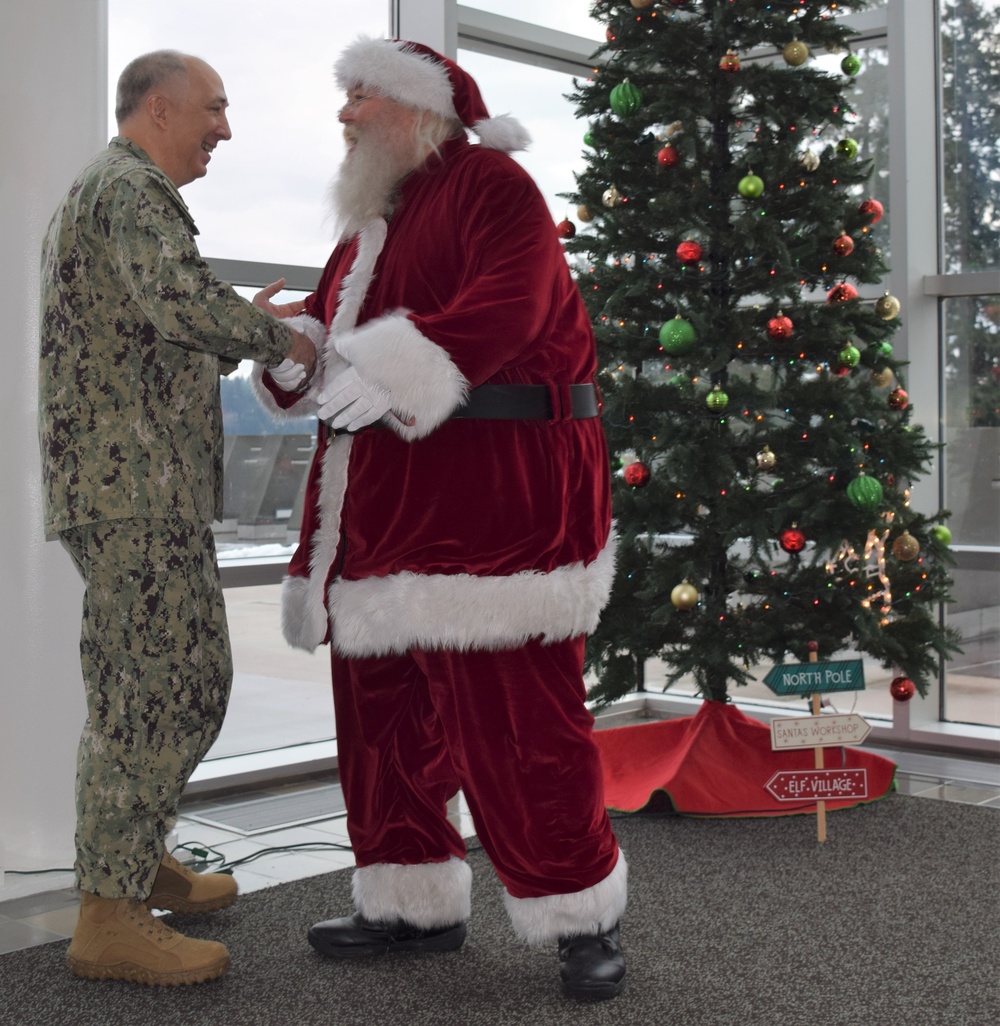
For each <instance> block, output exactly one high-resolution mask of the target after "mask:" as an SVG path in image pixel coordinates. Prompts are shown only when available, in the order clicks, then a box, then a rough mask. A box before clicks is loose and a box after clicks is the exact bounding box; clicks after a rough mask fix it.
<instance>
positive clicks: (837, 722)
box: [771, 713, 872, 751]
mask: <svg viewBox="0 0 1000 1026" xmlns="http://www.w3.org/2000/svg"><path fill="white" fill-rule="evenodd" d="M871 729H872V728H871V724H869V723H868V722H867V721H866V720H864V719H862V718H861V717H860V716H859V715H858V714H857V713H844V714H842V715H841V714H837V715H834V716H783V717H779V718H777V719H774V720H772V721H771V749H772V750H773V751H779V750H780V749H784V748H825V747H828V746H830V745H856V744H860V743H861V742H862V741H864V739H865V738H866V737H867V736H868V734H869V733H870V732H871Z"/></svg>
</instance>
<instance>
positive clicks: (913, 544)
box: [892, 531, 920, 563]
mask: <svg viewBox="0 0 1000 1026" xmlns="http://www.w3.org/2000/svg"><path fill="white" fill-rule="evenodd" d="M892 554H893V555H894V556H895V557H896V559H898V560H900V562H903V563H909V562H910V561H911V560H913V559H916V558H917V556H919V555H920V542H918V541H917V539H916V538H914V537H913V535H912V534H910V532H909V531H904V532H903V533H902V534H901V535H900V536H899V537H898V538H897V539H896V540H895V541H894V542H893V543H892Z"/></svg>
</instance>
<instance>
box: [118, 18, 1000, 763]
mask: <svg viewBox="0 0 1000 1026" xmlns="http://www.w3.org/2000/svg"><path fill="white" fill-rule="evenodd" d="M661 6H662V7H663V12H664V14H665V16H673V15H672V13H671V12H672V11H673V7H671V6H668V5H661ZM935 6H936V7H937V8H938V26H937V27H938V37H937V48H938V53H939V56H940V66H939V71H940V75H941V96H940V109H939V110H938V112H937V117H938V118H939V122H940V131H939V132H938V131H936V129H935V123H936V121H935V112H934V111H933V110H932V109H930V108H931V107H932V106H933V105H932V104H927V105H926V107H925V108H924V109H923V110H922V111H921V112H920V123H919V124H918V123H917V122H916V120H915V118H914V116H913V115H909V120H908V121H907V120H906V119H904V117H903V116H902V115H901V114H899V112H898V111H895V110H894V111H893V121H892V125H891V126H890V121H889V118H890V109H889V108H890V102H889V101H890V94H891V91H892V90H891V83H892V81H893V72H892V70H891V66H892V60H893V59H899V58H900V52H899V51H898V50H897V49H896V46H897V43H898V41H899V40H898V37H894V36H892V35H891V29H890V28H888V27H889V26H891V25H892V23H893V18H896V25H897V27H898V26H899V25H900V24H903V23H904V21H905V20H906V19H909V21H910V22H913V21H914V20H915V19H917V18H918V17H919V18H920V19H927V20H928V24H929V23H930V18H929V14H930V12H931V11H932V10H933V8H934V7H935ZM404 7H405V8H406V9H408V10H410V11H414V10H419V11H421V17H423V16H424V15H426V17H425V18H424V20H423V21H419V19H418V23H420V24H422V25H425V26H426V27H427V31H430V32H437V31H438V29H440V30H441V32H442V33H443V36H444V38H445V39H448V38H449V36H448V33H449V32H451V31H454V32H455V35H453V36H451V37H450V38H451V39H452V41H454V40H455V39H457V47H458V49H457V53H456V56H457V59H458V61H459V63H460V64H462V66H463V67H465V68H466V69H467V70H468V71H469V72H470V73H471V74H472V75H473V76H474V77H475V79H476V80H477V82H478V83H479V85H480V88H481V90H482V93H483V96H484V99H485V101H486V104H487V107H488V108H489V110H490V112H491V113H492V114H502V113H510V114H512V115H513V116H514V117H516V118H518V119H519V120H520V121H521V122H522V123H523V124H524V125H525V126H526V127H527V128H528V130H529V132H530V133H531V135H532V137H533V144H532V146H531V147H530V149H529V150H528V151H526V152H525V153H519V154H515V158H516V159H518V160H519V161H520V162H521V163H522V164H523V166H524V167H525V168H526V169H527V170H528V171H529V172H530V173H531V174H532V176H533V177H534V178H535V179H536V181H537V182H538V184H539V186H540V187H541V189H542V192H543V194H544V195H545V197H546V200H547V201H548V204H549V209H550V211H551V213H552V217H553V220H556V221H558V220H561V219H562V218H563V217H567V216H568V217H570V218H571V219H573V218H574V214H575V211H573V210H571V209H568V204H567V201H566V200H564V199H562V198H561V197H560V195H559V194H560V193H563V192H567V191H571V190H572V189H573V187H574V178H573V174H574V171H575V170H576V169H577V168H578V167H579V166H580V163H581V160H582V156H581V154H582V150H583V148H584V144H583V134H584V131H585V128H586V126H584V125H583V124H581V122H580V121H578V120H577V118H576V116H575V111H574V109H573V107H572V105H571V104H570V103H569V101H567V100H566V98H565V97H566V94H567V93H569V92H570V91H571V89H572V82H571V78H572V76H573V75H578V76H584V75H587V74H589V71H590V68H591V62H590V57H591V55H592V54H593V52H594V51H595V50H596V48H597V46H598V45H599V43H600V42H601V41H603V39H604V26H603V25H602V24H600V23H599V22H596V21H594V20H592V19H591V18H590V17H589V11H590V8H591V3H590V2H589V0H584V2H580V3H573V4H567V3H565V0H473V2H472V3H469V4H468V5H463V4H457V3H454V2H453V0H445V3H444V5H443V6H442V4H441V3H440V2H439V0H394V3H393V4H388V5H387V4H384V3H376V4H371V3H369V2H367V0H295V2H294V3H293V4H290V5H286V7H285V8H284V9H283V10H282V11H281V13H280V14H275V13H274V11H273V10H272V9H271V8H267V7H265V6H264V4H263V3H262V2H260V0H213V2H212V3H209V4H206V3H204V2H203V0H173V2H172V3H171V5H170V9H169V18H164V16H163V8H162V5H161V4H159V3H157V2H155V0H109V11H110V45H109V51H110V74H111V82H112V94H113V84H114V80H115V78H116V77H117V74H118V72H119V71H120V69H121V67H123V66H124V64H125V63H126V62H127V61H128V60H129V59H130V58H131V57H133V56H135V55H136V54H138V53H141V52H144V51H146V50H150V49H155V48H159V47H165V46H169V47H176V48H178V49H182V50H185V51H188V52H192V53H195V54H197V55H199V56H202V57H204V58H205V59H206V60H208V61H209V63H211V64H212V65H213V66H214V67H215V68H216V69H217V70H218V71H219V73H220V75H221V76H222V78H223V81H224V82H225V85H226V89H227V92H228V94H229V98H230V100H231V103H232V108H231V112H230V113H231V116H230V122H231V125H232V128H233V139H232V140H231V141H230V142H228V143H227V144H226V145H225V146H223V147H220V149H219V150H218V152H217V153H216V155H215V158H214V160H213V163H212V167H211V171H210V173H209V175H208V176H207V177H206V178H205V179H202V180H200V181H198V182H196V183H193V184H192V185H191V186H189V187H188V188H187V189H186V190H185V197H186V199H187V201H188V203H189V205H190V207H191V210H192V213H193V214H194V216H195V219H196V221H197V223H198V225H199V228H200V229H201V237H200V239H199V244H200V248H201V251H202V253H203V254H205V255H206V256H207V257H209V258H210V259H212V260H213V261H216V262H217V263H218V264H219V265H220V266H224V270H223V271H222V272H221V273H224V274H226V276H228V277H229V278H230V280H233V281H234V282H237V283H238V284H241V285H245V286H246V288H245V289H244V290H243V291H244V294H245V295H252V293H253V292H254V291H256V289H257V288H258V287H259V286H260V285H261V284H263V283H265V282H267V281H270V280H273V278H275V277H277V276H278V275H279V274H284V273H285V269H286V268H288V269H290V270H291V271H292V273H291V274H289V275H288V276H289V278H290V279H292V280H294V282H295V284H296V287H297V288H299V289H308V288H310V287H311V285H310V284H309V280H310V276H312V280H313V281H314V280H315V276H317V275H318V268H319V267H320V266H321V265H322V264H323V263H324V262H325V260H326V258H327V256H328V255H329V252H330V249H331V246H332V244H333V239H332V224H331V223H330V220H329V218H328V216H327V204H326V192H327V189H328V183H329V182H330V180H331V179H332V177H333V175H334V174H335V172H336V168H337V165H338V164H339V162H340V159H341V156H342V144H341V133H340V126H339V124H338V123H337V120H336V109H337V107H338V106H339V102H340V96H339V93H338V90H337V87H336V84H335V82H334V80H333V75H332V66H333V63H334V61H335V59H336V56H337V54H338V53H339V52H340V50H341V49H342V47H343V46H344V45H345V44H346V43H347V42H349V41H350V40H351V39H353V38H354V37H355V36H356V35H358V34H360V33H367V34H371V35H387V34H389V26H388V17H389V13H390V9H392V10H396V11H397V13H398V9H400V8H404ZM424 8H426V10H424ZM998 10H1000V2H998V0H922V2H921V3H919V4H916V3H914V4H910V3H907V4H906V5H905V7H904V5H903V4H902V3H890V4H889V6H888V8H887V7H886V4H885V2H884V0H878V2H876V3H874V4H872V5H871V7H870V9H869V11H868V12H867V13H865V14H864V15H862V16H861V17H860V19H859V21H858V26H859V27H860V28H861V30H862V34H863V38H862V41H861V42H860V43H859V45H858V46H857V47H855V50H856V52H858V53H859V55H860V56H861V57H862V60H863V61H864V62H865V73H864V74H863V75H861V76H859V77H858V78H857V80H856V82H855V84H854V89H855V90H856V92H855V94H854V95H853V96H852V105H853V106H854V108H855V110H856V111H857V112H858V124H857V131H856V135H857V136H858V137H859V138H860V139H863V140H864V141H863V147H864V150H865V153H866V155H867V156H869V157H872V158H873V159H874V160H875V173H874V176H873V179H872V181H871V182H870V183H869V186H868V188H867V191H868V192H869V193H870V194H871V195H873V196H875V197H876V198H877V199H879V200H880V201H881V202H882V203H883V204H884V206H885V207H886V218H885V222H884V223H883V224H882V225H881V226H880V228H881V234H882V242H883V244H884V246H885V249H886V256H887V259H888V262H889V264H890V266H892V267H893V270H894V273H897V274H899V275H901V279H900V280H909V279H912V277H913V276H914V275H924V276H932V275H933V274H934V271H935V270H936V271H937V272H938V274H937V276H936V277H935V278H934V283H932V282H931V280H930V277H927V278H926V280H925V288H926V291H927V294H928V295H939V296H940V297H941V299H940V311H941V315H940V336H941V344H940V350H939V355H940V361H939V365H938V363H935V358H934V356H933V355H928V354H927V353H926V352H925V351H923V350H922V349H920V347H919V346H917V347H915V348H914V349H913V351H912V352H911V361H914V362H912V363H911V367H910V369H909V372H908V374H909V377H910V379H911V380H912V379H917V378H919V379H922V380H927V379H928V376H933V375H937V374H938V373H940V381H941V388H940V399H941V409H940V415H938V411H936V410H935V409H933V408H932V406H933V403H930V404H927V403H925V405H926V406H927V417H926V421H927V422H934V421H935V420H937V421H939V422H940V424H941V425H942V429H941V430H942V434H941V441H943V442H946V443H947V448H946V449H945V456H944V458H943V459H942V461H941V466H942V471H941V473H940V475H939V492H940V503H941V505H943V506H945V507H946V508H950V509H951V510H952V513H953V519H952V521H951V528H952V531H953V535H954V551H955V554H956V558H957V561H958V563H957V566H956V570H955V581H956V586H955V599H956V601H955V603H954V604H953V605H952V606H950V607H949V608H948V609H947V610H942V615H943V616H947V617H949V619H950V620H951V622H952V623H954V624H955V625H956V626H958V627H959V628H960V630H961V631H962V633H963V636H964V638H965V642H966V644H965V647H966V653H965V655H964V656H962V657H960V658H959V659H956V660H954V661H953V662H952V663H951V664H949V665H948V666H946V667H943V668H942V680H943V681H945V682H946V687H945V688H944V690H943V692H942V695H943V697H942V700H941V702H940V714H941V717H942V718H947V719H951V720H955V721H959V722H962V723H972V724H993V725H998V724H1000V653H998V646H1000V640H998V635H1000V612H998V610H1000V596H998V594H997V590H998V584H997V582H998V580H1000V574H998V570H1000V510H998V502H1000V492H998V490H997V487H996V480H997V478H998V474H1000V472H998V470H997V452H998V432H1000V422H998V420H997V416H998V414H997V409H998V391H1000V355H998V354H1000V314H998V310H1000V296H998V295H997V294H996V292H997V286H996V284H995V281H996V271H997V259H998V244H1000V212H998V203H997V196H998V186H1000V170H998V159H997V154H998V146H1000V144H998V142H997V140H998V139H1000V124H998V111H1000V97H998V95H997V74H998V67H1000V56H998V55H1000V45H998V43H997V40H998V38H1000V33H998V31H997V29H998V24H997V13H998ZM439 17H442V18H443V25H441V26H437V25H436V22H435V19H436V18H439ZM408 23H409V24H412V23H413V22H412V21H410V22H408ZM906 35H907V38H909V37H910V36H911V35H912V33H906ZM438 45H440V44H438ZM449 45H452V44H449ZM890 50H892V53H891V54H890ZM772 57H773V54H772V55H768V54H760V55H757V59H772ZM817 61H818V62H820V63H821V64H822V63H823V62H830V63H831V65H833V64H836V63H837V62H838V61H839V57H837V56H836V55H826V56H824V55H817ZM919 62H920V65H919V66H920V67H921V68H923V69H924V70H925V72H926V74H927V75H932V74H933V73H934V69H935V53H934V46H933V44H932V45H931V46H929V47H928V48H927V49H925V50H924V51H923V52H922V53H921V54H920V56H919ZM898 72H899V67H898V64H897V67H896V73H897V74H898ZM901 126H902V127H901ZM890 127H891V128H892V133H890ZM900 131H902V132H903V135H904V137H905V136H906V134H907V133H909V134H910V135H911V136H915V135H916V134H917V133H923V134H924V135H926V137H927V138H928V139H930V140H932V142H931V143H930V145H931V146H932V147H939V148H940V157H941V167H940V171H941V173H940V176H939V179H940V191H941V199H940V217H941V232H940V238H941V260H940V266H938V267H936V268H935V267H931V266H926V267H925V266H920V267H919V269H914V267H913V266H908V265H907V261H908V260H910V259H911V254H910V252H909V251H908V250H907V249H906V247H905V246H901V247H900V252H899V253H896V252H895V251H892V252H890V251H889V237H890V230H891V233H892V239H893V241H894V243H898V242H899V240H900V239H903V240H905V239H906V237H907V232H909V233H910V237H912V234H913V232H914V231H917V230H919V232H921V233H923V234H925V235H927V237H930V235H933V228H931V229H930V230H928V229H927V227H926V223H922V224H921V225H920V226H919V229H917V228H915V227H914V226H912V225H905V226H903V230H901V231H897V228H898V226H897V224H896V219H897V218H898V217H900V216H901V215H900V214H899V213H898V211H900V210H903V209H904V208H905V205H904V204H901V203H899V201H898V196H899V192H898V191H897V192H896V193H895V195H896V197H897V201H896V203H895V204H894V203H893V196H892V195H891V192H890V186H891V185H892V188H893V189H896V190H898V189H900V188H901V183H902V182H903V181H904V180H905V179H907V178H908V177H910V176H913V175H919V176H933V175H934V174H935V161H934V159H933V155H932V156H931V158H930V159H928V160H926V161H921V162H920V166H918V167H914V166H907V167H906V168H905V169H904V168H903V167H901V166H899V164H898V162H899V160H900V157H899V152H900V151H899V150H898V149H897V150H896V151H893V150H892V148H891V147H890V135H892V136H893V137H895V138H898V137H899V133H900ZM894 160H895V161H897V164H893V165H892V166H893V170H894V172H895V175H894V180H895V184H893V183H890V174H889V171H890V165H891V164H892V162H893V161H894ZM927 206H929V204H927ZM911 214H912V212H911ZM927 214H928V212H927V211H921V212H920V215H921V216H927ZM578 227H580V226H578ZM985 272H990V274H987V273H985ZM991 275H992V277H991ZM970 276H971V278H970ZM972 279H975V281H974V282H973V284H972V285H971V286H970V285H969V281H970V280H972ZM942 283H944V284H942ZM299 294H302V293H299ZM930 330H931V331H933V330H934V329H933V326H932V327H931V328H930ZM247 373H248V368H247V367H243V368H241V370H240V371H239V372H238V373H237V375H235V376H234V377H232V378H231V379H229V380H228V381H227V382H226V383H225V384H224V386H223V388H224V404H225V412H226V422H227V438H226V460H227V482H226V488H227V491H226V495H227V515H226V518H225V520H224V522H223V523H221V524H219V525H217V536H218V541H219V548H220V554H221V557H222V559H223V565H224V573H225V574H226V580H227V602H228V605H229V612H230V620H231V626H232V632H233V641H234V657H235V661H236V667H237V687H236V689H235V690H234V700H233V705H232V709H231V712H230V717H229V721H228V722H227V726H226V729H225V730H224V732H223V736H222V737H221V738H220V742H219V744H218V745H217V747H216V749H215V750H213V753H212V756H213V758H218V757H219V756H227V755H235V754H243V753H245V752H249V751H254V750H260V749H267V748H274V747H280V746H282V745H301V744H305V743H308V742H314V741H321V740H323V739H324V738H326V737H328V736H329V733H330V727H331V724H332V705H331V701H330V694H329V684H328V681H329V668H328V663H327V659H326V655H325V652H324V653H322V654H318V655H316V656H307V655H304V654H299V653H294V652H291V651H290V650H288V649H287V646H285V643H284V641H283V640H282V639H281V638H280V633H279V628H278V621H279V612H278V584H277V583H276V582H277V581H278V579H279V578H280V576H281V572H282V569H283V565H284V563H285V561H286V560H287V557H288V554H289V553H290V551H291V548H292V546H293V545H294V543H295V538H296V533H297V523H298V520H297V518H298V516H299V515H300V513H301V507H300V500H301V482H302V476H301V475H302V471H303V470H304V467H305V466H306V464H307V462H308V460H309V459H310V457H311V453H312V448H313V445H314V441H313V437H312V435H313V426H312V425H311V424H310V423H308V422H303V423H301V424H296V423H286V424H282V425H277V424H275V423H274V422H271V421H270V420H269V419H268V418H266V417H265V416H263V415H262V412H261V411H260V410H259V408H257V407H256V406H255V404H254V401H253V400H252V399H251V398H250V397H249V394H248V382H247V379H246V375H247ZM236 585H239V586H238V587H237V586H236ZM885 672H886V671H883V670H881V668H878V667H870V668H869V675H868V676H869V691H868V693H866V694H863V695H862V696H859V702H858V708H859V710H861V711H863V712H865V713H866V714H867V715H869V716H873V717H883V718H884V719H885V720H886V721H888V720H889V719H891V718H892V717H893V714H894V713H895V714H896V718H897V721H898V714H899V712H900V710H899V709H895V708H893V707H892V703H891V702H890V701H889V700H888V699H887V698H886V694H885V688H884V687H881V686H880V684H881V679H880V678H881V676H882V675H884V673H885ZM656 677H657V667H655V666H654V667H650V668H649V672H648V676H647V679H648V680H649V681H650V686H651V687H655V683H654V682H655V680H656ZM680 690H681V691H683V689H680ZM751 692H754V689H752V688H751V689H748V692H747V693H746V695H745V697H746V698H760V699H765V698H767V697H768V696H769V692H766V689H764V688H763V686H761V688H760V689H759V694H758V693H756V692H754V693H751ZM674 693H677V689H672V690H671V692H670V694H674ZM737 697H738V698H741V699H742V698H743V697H744V695H738V696H737Z"/></svg>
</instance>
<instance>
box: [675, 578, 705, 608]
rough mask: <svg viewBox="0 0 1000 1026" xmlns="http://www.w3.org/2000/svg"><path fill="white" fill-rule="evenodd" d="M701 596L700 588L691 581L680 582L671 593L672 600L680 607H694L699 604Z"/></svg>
mask: <svg viewBox="0 0 1000 1026" xmlns="http://www.w3.org/2000/svg"><path fill="white" fill-rule="evenodd" d="M699 597H700V596H699V595H698V589H697V588H696V587H695V586H694V585H693V584H692V583H691V582H690V581H685V582H684V583H683V584H678V585H677V587H676V588H674V590H673V591H672V592H671V593H670V601H671V602H672V603H673V604H674V605H675V606H676V607H677V608H678V609H693V608H694V607H695V606H696V605H698V599H699Z"/></svg>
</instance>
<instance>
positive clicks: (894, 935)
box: [0, 794, 1000, 1026]
mask: <svg viewBox="0 0 1000 1026" xmlns="http://www.w3.org/2000/svg"><path fill="white" fill-rule="evenodd" d="M828 825H829V840H828V841H827V843H826V844H824V845H819V844H818V843H817V841H816V833H815V820H814V819H812V818H809V817H799V816H792V817H782V818H778V819H739V820H735V819H725V820H697V819H685V818H679V817H676V816H671V815H633V816H625V817H618V818H617V819H616V820H615V826H616V830H617V832H618V835H619V837H620V839H621V843H622V847H623V848H624V850H625V852H626V854H627V857H628V859H629V862H630V867H631V871H630V890H631V899H630V900H631V905H630V909H629V913H628V916H627V918H626V920H625V921H624V923H623V926H622V938H623V942H624V944H625V948H626V954H627V957H628V962H629V969H628V973H629V975H628V985H627V987H626V990H625V993H624V994H623V995H622V996H621V997H620V998H618V999H616V1000H614V1001H609V1002H604V1003H602V1004H598V1005H578V1004H576V1003H575V1002H571V1001H568V1000H566V999H564V998H563V997H562V996H561V995H560V993H559V990H558V986H557V963H556V956H555V951H554V950H551V951H549V950H546V951H536V950H533V949H529V948H525V947H524V946H522V945H521V944H520V943H518V942H517V941H516V940H515V939H514V937H513V935H512V933H511V931H510V928H509V925H508V921H507V919H506V915H505V913H504V911H503V905H502V902H501V899H500V892H499V884H498V882H497V880H496V877H495V876H494V874H493V871H492V869H491V867H490V865H489V863H488V862H487V860H486V859H485V857H484V855H483V853H482V852H481V851H474V852H472V853H471V854H470V856H469V861H470V864H471V865H472V868H473V871H474V874H475V875H474V880H475V882H474V884H473V914H472V920H471V922H470V926H469V938H468V940H467V941H466V944H465V946H464V947H463V948H462V949H461V950H460V951H458V952H454V953H451V954H445V955H436V956H430V957H426V958H416V957H412V956H410V957H406V956H404V957H399V958H395V959H381V960H378V961H376V962H362V963H360V964H358V963H347V964H343V963H339V962H331V961H328V960H326V959H323V958H322V957H321V956H319V955H317V954H315V953H314V952H313V951H312V949H311V948H309V947H308V945H307V944H306V942H305V929H306V927H307V925H308V924H310V923H311V922H313V921H314V920H316V919H321V918H326V917H328V916H330V915H339V914H343V913H345V912H347V911H349V910H350V871H342V872H336V873H330V874H329V875H327V876H322V877H314V878H312V879H309V880H302V881H298V882H296V883H291V884H283V885H280V886H277V887H273V888H271V889H269V890H266V891H258V892H255V893H252V894H248V895H245V896H244V897H242V898H241V899H240V900H239V901H238V902H237V903H236V905H235V906H233V907H232V908H230V909H227V910H226V911H224V912H220V913H216V915H215V916H213V917H205V918H199V919H196V918H185V917H181V916H174V917H172V923H173V925H174V926H176V927H177V928H178V929H180V930H182V931H183V932H186V933H189V934H191V935H193V936H204V937H213V938H216V939H218V940H222V941H224V942H225V943H226V944H227V945H228V946H229V949H230V951H231V953H232V959H233V967H232V969H231V970H230V972H229V973H228V974H227V975H226V976H225V977H223V978H222V979H221V980H219V981H217V982H215V983H210V984H204V985H201V986H198V987H188V988H180V989H150V988H145V987H138V986H134V985H130V984H123V983H93V982H87V981H82V980H76V979H74V978H73V977H72V976H70V975H69V973H68V971H67V970H66V968H65V963H64V959H65V952H66V942H60V943H53V944H48V945H44V946H42V947H38V948H31V949H28V950H26V951H20V952H14V953H11V954H8V955H3V956H0V1023H3V1024H4V1026H15V1024H17V1026H70V1024H74V1026H75V1024H78V1023H83V1024H86V1026H104V1024H109V1026H132V1024H137V1026H138V1024H142V1026H160V1024H164V1026H167V1024H169V1026H229V1024H233V1026H236V1024H240V1026H257V1024H259V1026H285V1024H289V1026H311V1024H321V1026H363V1024H369V1023H371V1024H384V1026H480V1024H483V1026H486V1024H488V1026H507V1024H511V1026H513V1024H525V1026H528V1024H531V1026H538V1024H542V1026H548V1024H554V1026H555V1024H559V1026H561V1024H565V1026H580V1024H589V1023H595V1024H604V1023H615V1024H622V1026H668V1024H669V1026H994V1024H995V1023H997V1022H1000V990H998V982H997V981H998V967H1000V874H998V858H1000V856H998V852H1000V843H998V842H1000V811H997V810H995V809H985V808H979V807H975V806H967V805H958V804H953V803H949V802H943V801H932V800H929V799H923V798H911V797H906V796H903V795H897V794H893V795H891V796H889V797H888V798H886V799H884V800H883V801H879V802H875V803H873V804H871V805H865V806H861V807H859V808H856V809H850V810H846V811H840V812H835V813H833V814H831V815H830V816H829V819H828Z"/></svg>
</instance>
